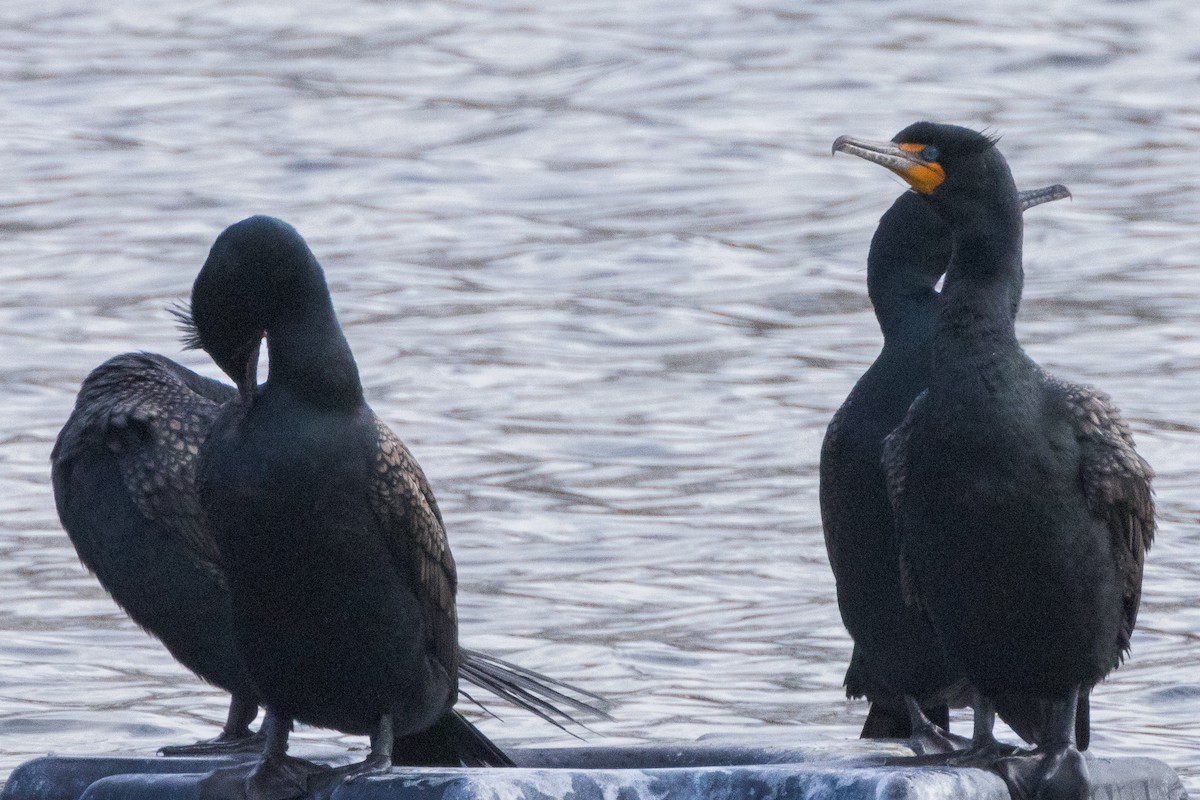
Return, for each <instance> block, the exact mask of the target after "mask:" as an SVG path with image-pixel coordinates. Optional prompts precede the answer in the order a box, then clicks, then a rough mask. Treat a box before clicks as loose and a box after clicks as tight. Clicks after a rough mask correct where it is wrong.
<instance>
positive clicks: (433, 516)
mask: <svg viewBox="0 0 1200 800" xmlns="http://www.w3.org/2000/svg"><path fill="white" fill-rule="evenodd" d="M375 428H376V431H377V446H376V452H375V470H374V476H373V480H372V482H371V495H370V496H371V508H372V511H373V512H374V513H375V517H376V519H377V520H378V522H379V524H380V528H381V529H382V530H383V531H384V535H385V536H386V537H387V544H388V548H389V549H390V550H391V552H392V556H393V558H395V559H396V562H397V564H398V565H400V568H401V569H409V570H411V571H412V572H411V574H412V575H413V576H414V577H415V578H416V583H417V585H418V586H419V587H420V593H421V597H420V599H421V602H422V605H423V609H424V613H425V629H426V631H427V634H428V636H429V639H430V641H429V645H430V647H431V648H432V650H433V652H434V654H435V656H436V658H437V659H438V661H439V662H440V663H441V664H442V665H443V666H444V667H445V669H446V673H447V674H448V675H450V676H451V678H452V679H454V678H455V676H457V674H458V612H457V611H456V610H455V605H454V597H455V593H456V591H457V588H458V576H457V573H456V571H455V568H454V556H452V555H451V554H450V544H449V542H448V541H447V539H446V528H445V525H444V524H443V523H442V514H441V512H440V511H439V510H438V506H437V501H436V500H435V499H434V497H433V491H432V490H431V489H430V488H429V482H428V481H427V480H426V479H425V474H424V473H423V472H422V471H421V468H420V466H418V465H417V461H416V459H414V458H413V456H412V453H410V452H409V451H408V448H407V447H405V446H404V443H403V442H401V441H400V439H398V438H397V437H396V434H394V433H392V431H391V429H390V428H388V426H387V425H385V424H384V423H383V422H382V421H380V420H379V419H378V418H376V420H375Z"/></svg>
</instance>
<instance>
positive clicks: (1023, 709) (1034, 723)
mask: <svg viewBox="0 0 1200 800" xmlns="http://www.w3.org/2000/svg"><path fill="white" fill-rule="evenodd" d="M1091 695H1092V690H1091V687H1086V688H1084V689H1083V690H1081V691H1080V692H1079V703H1078V704H1077V705H1076V706H1075V746H1076V747H1077V748H1078V749H1079V750H1087V748H1088V745H1089V744H1090V743H1091V738H1092V703H1091ZM996 714H997V715H998V716H999V717H1000V719H1002V720H1004V721H1005V722H1006V723H1007V724H1008V727H1010V728H1012V729H1013V730H1014V731H1016V733H1017V735H1018V736H1020V737H1021V738H1022V739H1024V740H1025V741H1026V742H1028V743H1029V744H1034V745H1036V744H1040V743H1041V740H1042V733H1043V731H1045V729H1046V726H1047V725H1049V724H1050V709H1049V707H1048V706H1047V703H1046V701H1045V700H1039V699H1038V698H1036V697H1027V696H1018V695H1002V696H1000V697H997V698H996Z"/></svg>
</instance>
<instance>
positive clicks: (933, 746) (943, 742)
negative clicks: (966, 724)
mask: <svg viewBox="0 0 1200 800" xmlns="http://www.w3.org/2000/svg"><path fill="white" fill-rule="evenodd" d="M908 746H909V747H911V748H912V751H913V752H914V753H916V754H917V755H918V756H929V755H943V754H947V753H953V752H955V751H958V750H966V749H967V748H968V747H970V746H971V740H970V739H968V738H966V737H965V736H955V735H954V734H953V733H950V732H949V731H945V730H942V729H941V728H939V727H938V726H937V725H934V724H933V723H932V722H929V721H928V720H926V721H925V722H924V723H922V724H921V725H919V726H914V727H913V732H912V736H910V737H908Z"/></svg>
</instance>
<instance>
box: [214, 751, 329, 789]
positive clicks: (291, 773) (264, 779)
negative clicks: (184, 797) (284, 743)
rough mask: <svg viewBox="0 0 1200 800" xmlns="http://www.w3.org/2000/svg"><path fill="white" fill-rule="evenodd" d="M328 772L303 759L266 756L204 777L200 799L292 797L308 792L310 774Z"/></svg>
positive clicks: (285, 756)
mask: <svg viewBox="0 0 1200 800" xmlns="http://www.w3.org/2000/svg"><path fill="white" fill-rule="evenodd" d="M329 771H330V770H329V769H328V768H327V767H322V766H321V765H319V764H314V763H312V762H311V761H305V760H304V759H302V758H294V757H292V756H288V755H276V756H268V757H264V758H262V759H259V760H258V761H254V762H250V763H247V764H238V765H237V766H235V767H225V768H223V769H218V770H214V771H213V772H211V773H209V774H208V775H206V776H204V778H202V779H201V780H200V800H294V798H299V797H304V796H305V795H307V794H308V783H309V777H310V776H313V775H316V774H318V773H322V772H329Z"/></svg>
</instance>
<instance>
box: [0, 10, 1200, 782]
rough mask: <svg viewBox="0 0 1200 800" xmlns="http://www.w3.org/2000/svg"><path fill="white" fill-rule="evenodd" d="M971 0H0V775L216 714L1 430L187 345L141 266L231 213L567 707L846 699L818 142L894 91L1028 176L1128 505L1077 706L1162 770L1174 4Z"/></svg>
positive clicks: (1183, 186)
mask: <svg viewBox="0 0 1200 800" xmlns="http://www.w3.org/2000/svg"><path fill="white" fill-rule="evenodd" d="M977 5H980V6H981V7H979V8H972V9H969V10H968V9H963V10H956V9H955V7H953V6H944V4H943V6H937V5H930V4H929V3H918V2H912V0H899V1H898V2H849V3H798V2H785V1H784V0H756V1H752V2H714V1H711V0H699V2H692V3H677V2H666V1H665V0H663V1H661V2H660V1H656V0H641V1H640V2H634V1H633V0H627V1H626V2H621V1H620V0H615V1H614V0H608V1H607V2H563V1H562V0H558V1H556V2H534V0H527V1H526V2H486V3H482V2H474V1H473V0H462V1H456V0H429V2H413V3H394V4H393V3H385V2H367V1H365V0H357V1H356V2H349V3H343V4H337V7H336V8H335V7H334V6H331V5H330V4H328V3H316V2H309V1H308V0H295V1H294V2H292V3H290V4H288V5H287V6H286V7H284V5H283V4H277V3H265V2H232V1H231V0H221V1H219V2H163V3H156V4H149V3H140V2H134V1H133V0H109V2H107V3H104V4H92V3H84V2H78V1H77V2H61V1H59V0H39V1H38V2H8V3H4V4H3V5H0V150H2V152H0V164H3V167H2V174H3V180H2V181H0V287H2V289H0V777H2V776H3V775H5V774H7V772H8V771H9V770H11V768H12V767H14V766H15V765H16V764H18V763H19V762H21V761H23V760H25V759H27V758H30V757H32V756H35V755H39V754H43V753H46V752H49V751H54V752H58V753H73V754H86V753H147V752H151V751H153V750H154V749H155V748H156V747H158V746H159V745H162V744H166V743H180V742H188V741H193V740H195V739H198V738H202V737H208V736H211V735H213V733H214V732H215V727H216V725H217V724H218V723H219V722H220V721H221V720H222V719H223V716H224V711H225V704H226V698H225V697H224V696H223V695H222V694H221V693H220V692H218V691H216V690H213V689H211V688H210V687H207V686H205V685H204V684H202V683H200V682H199V681H197V680H196V679H195V678H193V677H192V676H191V675H189V674H188V673H186V672H185V671H184V670H183V669H182V668H180V667H178V666H177V665H175V664H174V663H173V662H172V660H171V659H170V657H169V656H168V655H167V654H166V653H165V651H163V650H162V649H161V648H160V647H159V646H158V644H157V643H156V642H155V641H154V640H152V639H150V638H149V637H147V636H145V635H144V634H143V633H142V632H141V631H139V630H138V629H137V628H136V627H135V626H134V625H132V624H131V623H130V622H129V621H128V620H127V619H126V618H125V617H124V615H123V614H122V613H121V612H120V611H119V610H118V609H117V608H116V607H115V606H114V605H113V604H112V602H111V601H110V600H109V599H108V598H107V596H106V595H105V594H104V592H103V591H102V590H101V589H100V588H99V586H98V585H97V584H96V582H95V581H94V580H93V579H92V578H91V577H90V576H89V575H88V574H87V573H86V572H85V571H84V570H83V569H82V568H81V567H80V565H79V563H78V561H77V559H76V557H75V555H74V552H73V551H72V549H71V546H70V544H69V542H68V541H67V538H66V536H65V535H64V534H63V533H62V531H61V529H60V528H59V525H58V522H57V519H56V517H55V513H54V506H53V500H52V497H51V492H50V487H49V476H48V472H49V468H48V461H47V460H48V456H49V451H50V447H51V445H52V443H53V440H54V436H55V434H56V433H57V431H58V428H59V427H60V426H61V425H62V423H63V421H64V420H65V419H66V417H67V414H68V413H69V410H70V407H71V404H72V402H73V398H74V393H75V391H76V389H77V388H78V386H79V382H80V381H81V380H82V378H83V377H84V376H85V375H86V374H87V372H88V371H89V370H90V369H91V368H92V367H94V366H95V365H97V364H98V363H100V362H101V361H102V360H104V359H105V358H107V357H108V356H110V355H113V354H115V353H118V352H123V351H127V350H135V349H145V350H152V351H156V352H161V353H165V354H167V355H169V356H171V357H174V358H178V359H180V360H181V361H183V363H185V364H187V365H189V366H192V367H194V368H197V369H200V370H201V371H203V372H205V373H206V374H209V375H214V376H215V375H216V374H217V373H216V371H215V370H214V368H213V367H212V366H211V365H210V364H208V363H207V362H206V359H205V358H204V357H203V355H202V354H198V353H195V352H181V350H180V345H179V336H178V332H177V331H176V330H175V329H174V327H173V321H172V319H171V317H170V316H169V314H168V313H167V312H166V310H165V309H166V306H167V305H168V304H169V303H171V302H174V301H176V300H179V299H181V298H184V297H186V295H187V293H188V291H189V290H190V286H191V281H192V280H193V278H194V277H195V273H196V272H197V270H198V269H199V267H200V264H201V263H202V262H203V260H204V257H205V255H206V253H207V250H208V247H209V245H210V244H211V242H212V240H213V238H214V237H215V236H216V234H217V233H218V232H219V231H220V230H221V229H222V228H223V227H224V226H225V225H227V224H229V223H231V222H234V221H236V220H238V219H240V218H242V217H244V216H246V215H248V214H251V213H259V212H262V213H270V214H274V215H277V216H280V217H283V218H285V219H287V220H289V221H290V222H292V223H293V224H295V225H296V226H297V227H298V228H299V229H300V230H301V232H303V233H304V234H305V235H306V236H307V237H308V239H309V242H310V244H311V245H312V247H313V249H314V251H315V252H316V253H317V255H318V257H319V258H320V259H321V260H322V262H323V263H324V265H325V267H326V270H327V272H328V276H329V281H330V284H331V287H332V290H333V292H334V300H335V304H336V306H337V309H338V312H339V314H340V316H341V320H342V323H343V325H344V326H345V328H346V332H347V335H348V337H349V339H350V342H351V345H352V346H353V348H354V350H355V353H356V354H357V357H358V359H359V364H360V367H361V370H362V377H363V381H364V384H365V386H366V388H367V392H368V396H369V399H370V401H371V403H372V404H373V406H374V407H375V409H376V411H377V412H378V413H379V414H380V416H382V417H383V418H384V419H386V420H387V421H388V422H389V423H391V424H392V426H393V428H394V429H395V430H396V431H397V432H398V433H399V434H400V435H401V436H402V437H403V438H404V439H405V440H406V441H407V442H408V444H409V446H410V447H411V448H412V450H413V451H414V452H415V454H416V455H417V457H418V458H419V459H420V461H421V463H422V465H423V466H424V468H425V471H426V473H427V474H428V475H429V476H430V479H431V481H432V483H433V486H434V489H435V491H436V493H437V496H438V499H439V501H440V503H441V506H442V510H443V512H444V514H445V517H446V520H447V524H448V527H449V530H450V536H451V544H452V546H453V548H454V552H455V555H456V557H457V559H458V563H459V571H460V577H461V589H460V595H459V607H460V613H461V616H462V639H463V641H464V642H465V643H467V644H469V645H471V646H475V647H479V648H485V649H488V650H491V651H493V652H495V653H497V654H500V655H505V656H508V657H510V658H512V659H514V660H518V661H519V662H520V663H522V664H524V665H526V666H529V667H532V668H534V669H539V670H543V671H546V672H549V673H552V674H554V675H556V676H558V677H560V678H563V679H566V680H570V681H573V682H576V683H578V684H580V685H582V686H585V687H587V688H589V689H591V690H594V691H597V692H600V693H602V694H604V695H606V696H608V697H610V698H612V699H613V701H614V702H615V708H614V712H613V713H614V717H615V719H614V720H613V721H612V722H601V723H597V724H595V725H594V726H593V727H594V729H595V732H596V733H595V735H592V736H590V737H589V739H588V741H589V743H591V744H594V745H597V746H602V745H608V744H616V743H627V742H636V741H645V740H649V739H665V738H684V739H693V738H696V737H698V736H701V735H704V734H709V733H725V734H754V733H755V732H759V731H763V730H764V729H765V728H766V727H767V726H770V729H771V732H772V734H773V735H776V734H778V733H779V731H780V730H781V729H782V728H783V727H784V726H787V727H788V728H789V729H790V730H792V731H794V734H795V736H796V738H797V740H806V739H815V738H822V737H832V738H848V737H853V736H855V735H856V734H857V731H858V727H859V725H860V724H861V720H862V717H863V715H864V713H865V705H863V704H861V703H849V702H847V701H846V700H845V699H844V697H843V695H842V690H841V679H842V674H843V671H844V668H845V663H846V660H847V658H848V656H849V652H850V642H849V639H848V637H847V636H846V634H845V633H844V631H843V629H842V626H841V622H840V620H839V617H838V613H837V607H836V603H835V602H834V599H833V597H834V593H833V581H832V577H831V575H830V573H829V568H828V565H827V563H826V560H825V554H824V547H823V543H822V538H821V530H820V522H819V516H818V513H817V503H816V486H817V458H818V449H819V445H820V441H821V437H822V435H823V433H824V428H825V425H826V424H827V422H828V420H829V417H830V415H831V414H832V413H833V411H834V409H836V408H837V406H838V405H839V404H840V402H841V400H842V398H843V397H844V396H845V394H846V392H847V391H848V390H849V388H850V386H851V385H852V384H853V382H854V380H855V379H856V378H857V376H858V375H859V374H860V373H861V372H862V370H863V369H864V368H865V367H866V365H867V364H869V363H870V361H871V359H872V358H873V357H874V355H875V353H876V352H877V350H878V347H879V344H880V337H879V334H878V331H877V328H876V326H875V322H874V318H873V316H872V314H871V310H870V306H869V304H868V302H867V298H866V292H865V286H864V281H865V259H866V253H867V245H868V242H869V240H870V236H871V232H872V231H873V229H874V226H875V224H876V221H877V220H878V218H879V215H880V214H881V213H882V212H883V211H884V209H885V208H887V206H888V205H889V204H890V203H891V201H892V199H893V198H894V197H895V196H896V195H897V194H899V192H900V191H901V188H902V187H901V186H900V185H899V184H898V183H897V181H895V180H894V179H891V178H890V176H889V175H888V174H887V173H886V172H885V171H883V170H881V169H879V168H878V167H874V166H871V165H869V164H866V163H864V162H861V161H859V160H857V159H852V158H848V157H842V156H839V157H838V158H832V157H830V155H829V147H830V144H831V143H832V141H833V139H834V138H835V137H837V136H838V135H840V134H853V135H859V136H865V137H873V138H887V137H890V136H891V135H892V134H893V133H894V132H895V131H897V130H899V129H900V128H901V127H903V126H904V125H906V124H908V123H909V122H912V121H913V120H915V119H919V118H934V119H939V120H943V121H953V122H959V123H964V124H969V125H973V126H975V127H983V126H990V127H991V128H993V129H994V130H996V131H998V132H1000V133H1002V134H1003V136H1004V138H1003V140H1002V143H1001V147H1002V149H1003V150H1004V152H1005V153H1006V155H1007V156H1008V159H1009V161H1010V163H1011V165H1012V167H1013V171H1014V173H1015V175H1016V177H1017V180H1018V181H1019V182H1020V183H1021V184H1022V185H1024V186H1034V185H1041V184H1045V183H1053V182H1062V183H1066V184H1068V185H1069V186H1070V187H1071V189H1072V191H1073V192H1074V196H1075V197H1074V200H1073V201H1071V202H1062V203H1056V204H1054V205H1053V206H1048V207H1045V208H1039V209H1037V210H1035V211H1032V212H1030V214H1029V215H1028V226H1027V230H1026V272H1027V275H1026V292H1025V302H1024V305H1023V308H1022V314H1021V318H1020V323H1019V330H1020V333H1021V335H1022V338H1023V340H1024V342H1025V343H1026V345H1027V348H1028V350H1029V352H1030V353H1031V354H1032V355H1033V356H1034V357H1035V358H1036V359H1038V360H1039V361H1040V362H1041V363H1042V364H1044V365H1045V366H1046V367H1047V368H1048V369H1050V370H1051V371H1053V372H1055V373H1057V374H1059V375H1061V376H1064V377H1067V378H1070V379H1074V380H1079V381H1085V382H1090V383H1095V384H1097V385H1099V386H1102V387H1103V388H1104V389H1106V390H1107V391H1108V392H1109V393H1110V394H1112V396H1113V397H1114V399H1115V400H1116V401H1117V403H1118V404H1119V405H1120V406H1121V408H1122V409H1123V410H1124V413H1125V415H1126V417H1127V418H1128V419H1129V420H1130V421H1131V423H1132V425H1133V427H1134V430H1135V433H1136V435H1137V439H1138V444H1139V447H1140V449H1141V451H1142V452H1143V454H1144V455H1145V456H1146V457H1147V458H1148V459H1149V460H1150V461H1151V463H1152V464H1153V465H1154V466H1155V468H1156V469H1157V471H1158V480H1157V482H1156V488H1157V492H1158V503H1159V508H1160V510H1161V526H1160V531H1159V537H1158V541H1157V543H1156V545H1155V547H1154V550H1153V552H1152V553H1151V555H1150V559H1149V563H1148V566H1147V570H1146V583H1145V585H1146V591H1145V597H1144V601H1143V605H1142V614H1141V618H1140V620H1139V627H1138V632H1137V635H1136V636H1135V638H1134V646H1133V655H1132V657H1131V659H1130V660H1129V661H1128V662H1127V664H1126V665H1125V666H1124V667H1122V668H1121V669H1120V670H1119V671H1117V672H1116V673H1114V674H1113V676H1112V677H1111V678H1110V679H1109V680H1108V681H1107V682H1106V683H1105V684H1103V685H1102V686H1100V687H1098V688H1097V690H1096V692H1095V695H1094V701H1093V703H1094V705H1093V730H1094V734H1093V746H1094V749H1095V751H1096V752H1098V753H1101V754H1105V755H1116V754H1136V755H1151V756H1156V757H1159V758H1162V759H1164V760H1166V761H1167V762H1169V763H1170V764H1172V765H1173V766H1174V767H1175V768H1177V769H1178V770H1180V771H1181V772H1182V773H1184V775H1185V781H1190V783H1191V788H1192V789H1193V790H1196V789H1197V788H1200V783H1198V782H1200V758H1198V757H1197V756H1198V754H1200V641H1198V637H1200V603H1198V602H1197V597H1198V596H1200V591H1198V587H1200V565H1198V562H1200V560H1198V559H1197V558H1196V555H1195V554H1196V553H1197V552H1200V533H1198V531H1197V526H1196V519H1197V516H1198V511H1200V492H1197V491H1196V490H1197V487H1200V469H1198V467H1200V459H1198V458H1197V455H1196V452H1197V448H1198V446H1200V433H1198V431H1200V407H1198V404H1197V402H1196V395H1197V392H1196V387H1197V386H1198V385H1200V281H1198V280H1197V277H1198V271H1200V269H1198V266H1197V263H1196V253H1197V245H1198V244H1200V234H1198V230H1200V229H1198V227H1197V225H1198V223H1200V193H1198V192H1197V184H1198V182H1200V166H1198V165H1197V158H1198V156H1200V99H1198V97H1200V93H1198V92H1197V87H1198V86H1200V33H1198V32H1200V10H1198V9H1200V6H1196V5H1195V4H1192V3H1189V2H1184V0H1177V2H1165V0H1164V1H1161V2H1159V1H1156V0H1145V1H1144V2H1112V3H1096V2H1083V0H1074V1H1072V0H1064V2H1049V3H1047V2H1008V3H1004V4H1001V5H999V6H997V5H995V4H992V5H989V6H987V7H986V8H984V7H982V6H983V4H977ZM497 710H498V711H499V712H500V714H501V715H502V716H503V718H504V719H503V721H498V720H493V719H486V718H483V719H481V722H480V724H481V726H482V727H483V728H484V730H485V731H486V732H487V733H488V734H490V735H492V736H494V737H495V738H496V739H497V740H498V741H500V742H501V743H509V744H554V743H561V744H569V743H572V742H573V740H572V739H570V737H568V736H566V735H565V734H563V733H561V732H559V731H556V730H554V729H551V728H548V727H547V726H545V725H544V724H542V723H540V722H538V721H537V720H533V719H530V718H527V716H525V715H523V714H521V713H519V712H516V711H509V710H506V709H504V708H503V707H497ZM956 721H957V724H958V727H959V729H960V730H966V729H967V725H966V722H965V718H963V717H959V718H956ZM299 735H300V736H302V737H305V738H313V739H320V740H330V739H332V738H333V737H334V734H332V733H331V732H328V731H315V730H309V731H304V732H302V733H301V734H299ZM345 741H346V742H347V743H349V744H353V745H355V746H360V747H361V746H364V745H365V742H364V741H362V740H361V739H355V738H352V737H345Z"/></svg>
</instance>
